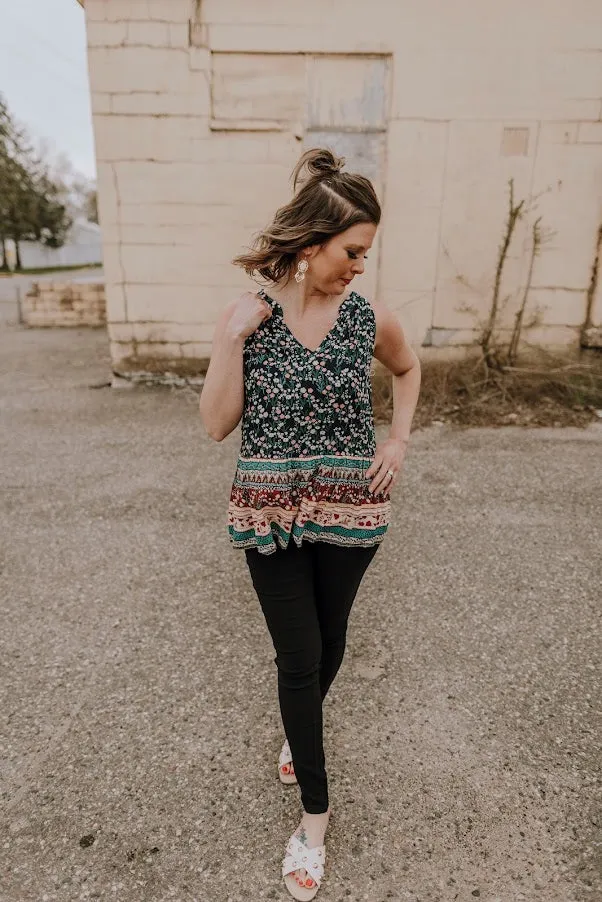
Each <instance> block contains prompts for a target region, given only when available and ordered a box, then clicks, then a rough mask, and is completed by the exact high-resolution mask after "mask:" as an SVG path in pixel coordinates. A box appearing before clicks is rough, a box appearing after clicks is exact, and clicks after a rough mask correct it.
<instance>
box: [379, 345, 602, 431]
mask: <svg viewBox="0 0 602 902" xmlns="http://www.w3.org/2000/svg"><path fill="white" fill-rule="evenodd" d="M373 399H374V418H375V422H376V423H390V422H391V416H392V412H393V393H392V382H391V375H390V373H389V372H388V371H387V370H386V369H385V368H384V367H383V366H381V365H380V364H378V365H377V367H376V368H375V371H374V376H373ZM600 410H602V354H600V353H598V352H595V351H594V352H585V353H584V354H583V355H582V357H581V358H580V360H579V361H578V362H574V361H573V362H569V361H567V359H566V358H561V359H560V358H554V357H552V356H551V355H549V354H545V355H542V359H541V360H539V361H538V362H537V363H531V364H529V365H527V364H524V365H521V366H515V367H504V368H502V369H501V370H492V369H490V368H488V367H487V366H486V365H485V363H484V361H483V360H482V359H481V358H480V359H478V360H475V359H474V358H473V359H471V360H460V361H455V362H449V361H448V362H446V363H443V362H440V363H439V362H437V363H433V362H429V363H424V364H423V367H422V388H421V392H420V399H419V401H418V407H417V409H416V414H415V417H414V422H413V427H414V428H415V429H416V428H420V427H421V426H428V425H430V424H432V423H433V422H443V423H450V424H453V425H457V426H465V427H466V426H509V425H516V426H587V425H588V423H591V422H592V421H594V420H597V419H598V414H597V413H596V411H600Z"/></svg>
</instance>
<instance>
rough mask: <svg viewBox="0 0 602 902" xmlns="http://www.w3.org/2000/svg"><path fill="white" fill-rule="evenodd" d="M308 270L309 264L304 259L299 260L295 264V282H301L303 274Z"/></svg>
mask: <svg viewBox="0 0 602 902" xmlns="http://www.w3.org/2000/svg"><path fill="white" fill-rule="evenodd" d="M308 269H309V263H308V262H307V260H306V259H305V258H303V259H302V260H299V262H298V264H297V272H296V273H295V282H302V281H303V279H304V278H305V273H306V272H307V270H308Z"/></svg>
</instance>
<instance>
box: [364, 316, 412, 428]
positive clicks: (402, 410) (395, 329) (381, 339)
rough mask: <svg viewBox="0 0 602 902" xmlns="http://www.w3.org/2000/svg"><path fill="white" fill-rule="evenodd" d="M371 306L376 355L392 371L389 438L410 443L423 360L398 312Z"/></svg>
mask: <svg viewBox="0 0 602 902" xmlns="http://www.w3.org/2000/svg"><path fill="white" fill-rule="evenodd" d="M372 306H373V309H374V314H375V318H376V340H375V343H374V356H375V357H376V359H377V360H379V361H380V362H381V363H382V364H383V366H386V368H387V369H388V370H389V372H391V373H392V374H393V420H392V422H391V430H390V433H389V438H390V439H396V440H397V441H399V442H403V443H405V444H407V443H408V442H409V440H410V428H411V425H412V420H413V418H414V412H415V410H416V405H417V403H418V396H419V394H420V379H421V372H420V361H419V359H418V357H417V355H416V353H415V352H414V351H413V349H412V348H411V347H410V345H409V344H408V342H407V340H406V337H405V335H404V333H403V329H402V328H401V326H400V324H399V321H398V319H397V317H396V316H395V314H394V313H393V312H392V311H391V310H389V308H388V307H386V306H385V305H384V304H381V303H375V304H373V305H372Z"/></svg>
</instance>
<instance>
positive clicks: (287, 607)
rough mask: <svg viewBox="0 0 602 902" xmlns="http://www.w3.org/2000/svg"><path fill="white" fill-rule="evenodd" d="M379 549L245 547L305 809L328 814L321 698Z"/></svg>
mask: <svg viewBox="0 0 602 902" xmlns="http://www.w3.org/2000/svg"><path fill="white" fill-rule="evenodd" d="M379 547H380V545H371V546H369V547H367V548H363V547H355V548H345V547H342V546H339V545H332V544H329V543H327V542H315V543H312V542H307V541H304V542H303V544H302V546H301V548H298V547H297V546H296V545H295V542H294V541H293V539H291V540H290V542H289V545H288V547H287V549H286V550H283V549H281V548H280V547H279V548H278V550H277V551H276V552H274V553H272V554H269V555H265V554H260V553H259V551H257V549H256V548H247V549H245V554H246V558H247V564H248V567H249V571H250V573H251V579H252V580H253V585H254V587H255V591H256V592H257V596H258V598H259V602H260V604H261V609H262V611H263V614H264V616H265V619H266V623H267V626H268V629H269V631H270V635H271V637H272V642H273V643H274V649H275V651H276V657H275V658H274V662H275V664H276V666H277V668H278V698H279V701H280V713H281V715H282V722H283V725H284V732H285V733H286V738H287V739H288V741H289V745H290V749H291V755H292V757H293V765H294V768H295V774H296V776H297V781H298V783H299V788H300V790H301V801H302V803H303V807H304V809H305V811H307V812H308V813H310V814H320V813H322V812H325V811H326V810H327V809H328V781H327V777H326V768H325V760H324V746H323V741H322V700H323V699H324V697H325V696H326V693H327V692H328V690H329V688H330V685H331V684H332V681H333V680H334V678H335V676H336V674H337V671H338V669H339V667H340V666H341V662H342V660H343V655H344V652H345V640H346V634H347V620H348V618H349V614H350V612H351V606H352V604H353V601H354V599H355V596H356V593H357V590H358V588H359V585H360V583H361V581H362V578H363V576H364V573H365V572H366V570H367V568H368V566H369V564H370V563H371V561H372V559H373V557H374V555H375V554H376V552H377V550H378V548H379Z"/></svg>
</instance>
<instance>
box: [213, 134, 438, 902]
mask: <svg viewBox="0 0 602 902" xmlns="http://www.w3.org/2000/svg"><path fill="white" fill-rule="evenodd" d="M343 163H344V160H342V159H337V158H336V157H334V156H333V154H332V153H331V152H330V151H328V150H320V149H317V150H310V151H308V152H307V153H305V154H304V155H303V156H302V157H301V159H300V160H299V162H298V164H297V166H296V167H295V171H294V173H293V188H294V190H295V191H296V193H295V195H294V197H293V199H292V200H291V201H290V203H288V204H287V205H286V206H284V207H282V208H281V209H280V210H278V211H277V213H276V215H275V217H274V221H273V222H272V223H271V225H269V226H268V227H267V228H266V229H265V230H264V231H263V232H262V233H261V234H260V235H259V237H258V239H257V241H256V242H255V246H254V248H253V249H252V250H251V251H250V252H249V253H247V254H243V255H241V256H239V257H237V258H236V259H235V260H234V261H233V262H234V263H235V264H237V265H239V266H242V267H243V268H244V270H245V271H246V272H247V274H248V275H249V276H251V277H252V278H253V277H256V276H261V277H262V278H263V279H264V280H265V281H266V282H267V290H263V289H262V290H260V291H258V292H257V293H256V294H253V293H248V294H244V295H243V296H242V297H241V298H239V299H237V300H235V301H232V302H231V303H230V304H229V305H228V306H227V307H226V309H225V310H224V311H223V313H222V314H221V316H220V318H219V321H218V324H217V327H216V332H215V338H214V344H213V350H212V355H211V363H210V366H209V369H208V371H207V375H206V379H205V384H204V387H203V392H202V395H201V401H200V410H201V416H202V419H203V422H204V424H205V427H206V428H207V431H208V432H209V434H210V435H211V436H212V438H214V439H215V440H216V441H222V439H224V438H225V437H226V436H227V435H229V434H230V432H232V430H233V429H234V428H235V427H236V426H237V425H238V423H239V421H240V420H241V417H242V443H241V448H240V454H239V458H238V462H237V469H236V474H235V477H234V482H233V485H232V490H231V496H230V503H229V509H228V531H229V537H230V541H231V543H232V545H233V546H234V547H235V548H243V549H244V550H245V555H246V561H247V566H248V568H249V571H250V575H251V579H252V582H253V586H254V588H255V591H256V593H257V596H258V599H259V603H260V605H261V608H262V611H263V614H264V616H265V620H266V623H267V627H268V629H269V631H270V635H271V638H272V641H273V644H274V649H275V651H276V658H275V659H274V660H275V663H276V665H277V672H278V696H279V702H280V711H281V715H282V721H283V725H284V732H285V735H286V741H285V743H284V745H283V747H282V751H281V754H280V759H279V776H280V779H281V780H282V782H285V783H293V782H298V783H299V787H300V790H301V801H302V804H303V809H304V810H303V816H302V818H301V823H300V824H299V827H298V828H297V830H296V831H295V833H294V834H293V835H292V836H291V837H290V839H289V842H288V845H287V847H286V853H285V857H284V861H283V867H282V875H283V877H284V880H285V883H286V886H287V887H288V889H289V892H290V893H291V895H292V896H293V897H294V898H295V899H299V900H309V899H313V897H314V896H315V894H316V893H317V891H318V888H319V886H320V883H321V880H322V877H323V874H324V862H325V846H324V836H325V832H326V828H327V825H328V820H329V816H330V813H331V810H330V807H329V800H328V783H327V776H326V769H325V760H324V749H323V741H322V702H323V700H324V698H325V696H326V693H327V692H328V689H329V688H330V686H331V684H332V681H333V680H334V678H335V676H336V673H337V671H338V670H339V667H340V666H341V662H342V660H343V654H344V650H345V637H346V630H347V621H348V618H349V614H350V611H351V606H352V604H353V601H354V598H355V595H356V593H357V590H358V588H359V585H360V582H361V580H362V578H363V575H364V573H365V572H366V569H367V567H368V566H369V564H370V562H371V561H372V559H373V558H374V555H375V554H376V552H377V550H378V547H379V545H380V543H381V542H382V540H383V538H384V536H385V533H386V531H387V527H388V524H389V514H390V506H391V503H390V493H391V487H392V486H393V485H394V484H395V481H396V479H397V477H398V474H399V472H400V470H401V466H402V463H403V459H404V456H405V452H406V448H407V445H408V441H409V437H410V426H411V422H412V418H413V415H414V410H415V407H416V403H417V399H418V393H419V389H420V367H419V362H418V358H417V357H416V355H415V354H414V352H413V351H412V350H411V348H410V347H409V346H408V344H407V342H406V341H405V339H404V335H403V331H402V329H401V328H400V326H399V324H398V321H397V318H396V317H395V316H394V315H393V314H392V313H391V311H389V310H388V308H386V307H385V306H384V305H383V304H381V303H377V302H374V301H371V302H369V301H367V300H366V299H365V298H363V297H361V296H360V295H359V294H357V293H356V292H355V291H353V290H349V285H350V283H351V282H352V280H353V279H354V278H355V276H356V275H360V274H361V273H362V272H363V271H364V259H365V257H366V253H367V251H369V250H370V247H371V246H372V242H373V241H374V236H375V233H376V229H377V226H378V224H379V221H380V216H381V210H380V205H379V202H378V200H377V197H376V194H375V192H374V188H373V187H372V184H371V183H370V181H369V180H368V179H366V178H364V177H363V176H361V175H353V174H349V173H345V172H342V171H341V169H342V166H343ZM299 184H300V185H301V187H300V188H299V190H298V191H297V187H298V185H299ZM373 356H375V357H376V358H377V359H378V360H380V361H381V362H382V363H383V364H384V365H385V366H386V367H387V368H388V369H389V370H390V371H391V372H392V374H393V383H394V416H393V421H392V425H391V429H390V432H389V436H388V438H387V439H386V440H385V441H383V442H381V443H380V444H379V445H378V446H377V445H376V441H375V432H374V421H373V417H372V395H371V385H370V366H371V361H372V357H373ZM293 762H294V764H293Z"/></svg>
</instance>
